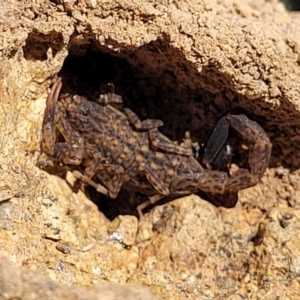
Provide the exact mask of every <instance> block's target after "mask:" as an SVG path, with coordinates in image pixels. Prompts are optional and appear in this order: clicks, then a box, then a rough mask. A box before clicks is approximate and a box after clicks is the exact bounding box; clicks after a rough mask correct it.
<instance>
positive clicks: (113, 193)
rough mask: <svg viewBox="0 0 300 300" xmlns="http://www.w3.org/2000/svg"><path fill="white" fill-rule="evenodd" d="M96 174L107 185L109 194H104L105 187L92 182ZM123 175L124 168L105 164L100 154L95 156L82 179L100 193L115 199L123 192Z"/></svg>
mask: <svg viewBox="0 0 300 300" xmlns="http://www.w3.org/2000/svg"><path fill="white" fill-rule="evenodd" d="M96 174H97V176H98V178H99V179H100V180H101V181H102V182H103V183H104V184H105V185H106V187H107V189H108V191H107V192H106V191H104V192H103V186H102V185H101V184H99V183H96V182H94V181H93V180H92V178H93V177H94V175H96ZM108 174H110V175H111V176H109V175H108ZM123 174H124V169H123V167H121V166H119V165H113V164H108V163H103V157H102V156H101V154H98V155H95V157H94V159H93V160H91V161H90V162H89V164H88V166H87V167H86V168H85V170H84V174H83V175H82V176H81V178H80V179H81V180H82V181H83V182H86V183H88V184H90V185H91V186H93V187H95V188H96V190H97V191H98V192H100V193H102V194H104V195H108V196H109V197H110V198H112V199H114V198H116V197H117V196H118V194H119V192H120V190H121V187H122V184H123V176H122V175H123Z"/></svg>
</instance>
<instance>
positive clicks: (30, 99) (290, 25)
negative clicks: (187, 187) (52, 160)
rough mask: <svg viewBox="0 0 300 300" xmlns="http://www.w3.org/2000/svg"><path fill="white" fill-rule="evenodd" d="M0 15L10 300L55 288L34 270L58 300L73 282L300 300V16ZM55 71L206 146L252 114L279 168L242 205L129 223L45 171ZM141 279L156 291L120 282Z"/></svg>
mask: <svg viewBox="0 0 300 300" xmlns="http://www.w3.org/2000/svg"><path fill="white" fill-rule="evenodd" d="M0 8H1V10H0V15H1V22H0V41H1V42H0V60H1V69H0V112H1V114H0V128H1V135H0V139H1V140H0V168H1V172H0V202H1V203H0V245H1V251H0V253H1V255H2V256H4V257H5V258H6V260H8V261H10V262H11V263H13V264H14V265H15V266H16V267H20V269H14V267H12V265H11V264H8V263H7V262H3V263H1V267H0V270H1V274H0V287H1V288H0V299H8V298H9V297H21V298H22V297H23V298H24V299H25V296H26V295H27V294H26V289H29V290H30V289H31V290H32V291H35V292H36V293H37V290H38V289H39V288H38V285H37V284H36V281H34V280H31V279H30V278H29V277H30V276H33V278H37V279H38V282H39V283H41V282H48V283H49V279H45V278H44V277H40V276H42V275H31V274H32V273H31V272H35V273H34V274H44V275H46V276H47V278H50V279H51V280H53V281H51V283H49V284H50V285H51V286H55V287H56V286H57V287H58V286H59V288H57V289H56V292H58V293H60V292H61V296H59V294H58V296H57V299H75V298H74V297H75V296H74V295H75V294H74V295H73V294H71V292H72V293H73V292H74V293H76V292H77V287H76V289H75V288H74V290H73V288H72V291H71V292H70V295H65V294H64V293H66V291H70V288H69V287H68V286H64V285H63V284H65V285H89V286H90V287H88V288H86V289H84V288H80V287H78V291H79V290H80V292H79V293H84V292H86V293H92V292H91V290H92V289H94V291H96V292H95V293H97V291H99V290H98V289H100V290H101V291H104V290H105V291H108V295H107V296H103V298H102V299H114V298H113V297H117V296H118V295H120V294H122V293H125V294H126V293H127V294H128V295H129V296H128V299H146V297H150V298H151V297H152V296H151V294H152V292H153V293H155V294H157V295H159V297H162V299H276V298H280V299H299V297H300V292H299V291H300V287H299V274H300V253H299V250H298V249H300V245H299V243H300V237H299V227H300V211H299V209H300V206H299V203H300V192H299V191H300V186H299V185H300V183H299V182H300V181H299V177H300V172H299V164H300V149H299V148H300V146H299V141H300V125H299V117H300V88H299V79H300V76H299V74H300V73H299V72H300V69H299V53H300V50H299V44H298V43H299V42H298V37H299V34H300V21H299V20H300V19H299V16H298V15H297V14H291V13H288V12H287V11H285V8H284V6H283V4H280V3H278V2H276V1H275V0H274V1H263V0H255V1H243V3H241V1H238V0H226V1H219V0H210V1H207V0H203V1H183V0H181V1H180V0H179V1H163V0H154V1H142V0H135V1H130V0H128V1H127V0H124V1H123V0H118V1H101V0H82V1H74V0H69V1H66V0H55V1H43V0H40V1H33V0H32V1H30V0H28V1H22V3H20V2H16V1H12V0H10V1H9V0H7V1H1V0H0ZM57 73H59V74H60V75H61V76H63V77H64V78H66V79H68V80H66V81H67V82H66V91H68V90H69V91H70V90H72V91H73V90H75V91H76V92H77V93H79V94H82V95H86V96H88V97H91V98H92V97H93V96H94V95H95V93H97V91H99V85H100V83H103V82H104V83H107V82H113V83H114V84H115V87H116V92H117V93H119V94H121V95H122V96H123V98H124V101H125V103H126V105H127V106H128V107H130V108H131V109H132V110H134V111H135V112H136V113H137V114H138V115H139V116H140V117H141V118H158V119H161V120H163V121H164V124H165V126H164V127H163V128H162V131H163V132H164V133H165V134H166V135H167V136H168V137H169V138H171V139H172V140H178V141H179V140H182V138H183V137H184V132H185V131H186V130H189V131H190V132H191V136H192V138H193V139H194V140H195V141H198V142H199V143H202V142H205V140H206V139H207V137H208V134H209V132H210V131H211V129H212V128H213V126H214V125H215V124H216V122H217V120H218V119H219V117H220V116H222V115H223V114H224V113H227V112H231V113H245V114H247V116H248V117H249V118H251V119H253V120H256V121H257V122H259V124H260V125H261V126H262V127H263V128H264V129H265V130H266V132H267V134H268V136H269V137H270V139H271V140H272V143H273V154H272V158H271V163H270V168H269V169H268V170H267V172H266V174H265V176H264V177H263V178H262V180H261V181H260V183H259V184H258V185H257V186H255V187H253V188H250V189H247V190H243V191H241V192H239V202H238V204H237V206H236V207H235V208H232V209H225V208H216V207H214V206H213V205H212V204H210V203H209V202H207V201H204V200H202V199H201V198H199V197H198V196H196V195H192V196H190V197H185V198H182V199H180V200H176V201H173V202H170V203H168V204H165V205H164V206H157V207H155V208H153V209H152V210H150V211H149V213H147V214H146V215H145V218H144V219H143V220H140V221H139V222H137V220H136V218H135V217H133V216H125V215H126V214H128V213H129V212H132V207H130V203H131V200H132V199H131V198H130V197H131V196H130V195H129V196H128V195H127V194H126V193H125V192H124V193H123V196H122V197H120V199H116V201H115V202H114V201H113V200H108V199H106V198H103V197H99V196H98V195H94V194H95V193H93V192H88V191H87V192H83V191H81V190H79V191H77V192H76V191H74V189H73V188H72V187H73V183H74V178H72V175H71V174H67V176H66V177H65V176H64V175H65V174H57V173H56V174H55V175H50V174H48V173H46V172H43V171H41V170H39V169H38V168H37V167H36V162H37V158H38V157H39V151H40V132H41V123H42V118H43V110H44V108H45V99H46V96H47V93H48V88H49V86H50V81H51V78H52V77H53V76H54V75H55V74H57ZM244 160H245V159H244ZM241 162H242V163H243V157H241ZM58 175H61V176H58ZM91 200H93V201H94V202H93V201H91ZM95 203H96V204H98V206H97V205H96V204H95ZM110 205H111V206H113V208H111V207H109V206H110ZM116 208H117V209H116ZM118 214H120V215H122V216H120V217H119V218H118V219H117V220H115V221H113V222H111V220H112V219H113V218H114V217H117V216H118ZM119 238H121V239H122V240H124V241H126V242H127V243H128V244H130V245H131V249H130V250H126V249H124V247H123V246H122V243H120V239H119ZM24 268H25V269H26V270H24ZM4 269H5V270H6V271H5V272H4V271H3V270H4ZM27 269H29V270H30V272H29V273H28V271H27ZM27 273H28V274H29V275H30V276H29V275H28V276H29V277H28V279H24V278H23V276H24V274H27ZM10 274H11V275H10ZM22 274H23V275H22ZM6 276H7V279H6V278H5V277H6ZM11 276H13V277H14V278H15V280H16V282H18V283H17V284H16V286H17V287H18V289H17V290H16V289H11V286H13V283H10V281H9V279H8V278H9V277H11ZM35 276H36V277H35ZM23 279H24V280H23ZM47 280H48V281H47ZM57 281H58V282H60V283H57ZM104 281H109V282H112V283H111V284H109V283H104ZM136 282H139V283H141V284H144V285H147V286H148V288H146V287H140V286H138V287H137V286H133V287H132V285H129V286H127V285H125V283H126V284H129V283H136ZM114 283H119V284H124V285H118V284H114ZM103 284H104V285H105V286H104V285H103ZM46 289H47V291H46ZM49 290H51V287H50V288H47V287H46V288H45V293H44V295H46V296H47V295H48V294H47V293H48V292H49ZM150 290H152V291H150ZM52 291H53V290H52ZM134 291H136V294H135V293H134ZM103 293H104V292H103ZM118 293H119V294H118ZM139 293H141V294H139ZM98 294H100V292H98ZM32 295H33V296H32V298H26V299H42V298H41V296H40V295H38V294H37V295H38V296H36V297H35V296H34V293H33V294H32ZM53 295H54V294H53ZM90 295H91V296H90V298H89V299H96V298H97V296H92V294H90ZM93 295H94V294H93ZM116 295H117V296H116ZM46 296H45V297H46ZM93 297H94V298H93ZM124 297H125V296H124ZM130 297H131V298H130ZM52 298H53V299H55V298H54V296H53V297H52ZM150 298H149V299H150ZM45 299H46V298H45ZM116 299H117V298H116Z"/></svg>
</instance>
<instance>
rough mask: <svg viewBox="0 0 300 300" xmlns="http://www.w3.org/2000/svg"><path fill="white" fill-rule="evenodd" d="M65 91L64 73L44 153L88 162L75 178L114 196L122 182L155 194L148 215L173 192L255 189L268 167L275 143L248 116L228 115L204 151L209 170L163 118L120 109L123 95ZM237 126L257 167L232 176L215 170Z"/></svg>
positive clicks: (50, 100) (49, 112)
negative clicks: (168, 131) (173, 136)
mask: <svg viewBox="0 0 300 300" xmlns="http://www.w3.org/2000/svg"><path fill="white" fill-rule="evenodd" d="M61 88H62V79H61V78H57V79H56V80H55V82H54V83H53V85H52V88H51V91H50V93H49V95H48V97H47V101H46V109H45V112H44V119H43V125H42V143H41V144H42V152H43V153H44V154H46V155H47V156H48V157H51V158H52V159H54V160H56V161H58V162H59V163H61V164H63V165H67V166H79V165H83V166H84V170H83V172H81V171H78V170H75V171H74V175H75V176H76V177H77V178H79V179H81V180H82V181H83V182H84V183H86V184H89V185H91V186H93V187H95V188H96V190H97V191H98V192H100V193H102V194H104V195H107V196H108V197H110V198H112V199H113V198H116V197H117V196H118V194H119V192H120V190H121V188H122V187H123V188H126V187H133V188H134V189H135V190H139V191H140V192H142V193H143V192H144V193H145V194H147V193H149V191H150V193H151V197H149V199H148V200H147V201H145V202H144V203H142V204H141V205H139V206H138V207H137V211H138V214H139V216H140V217H142V216H143V213H142V210H143V209H144V208H146V207H147V206H148V205H150V204H153V203H155V202H157V201H158V200H160V199H162V198H164V197H166V196H169V195H186V194H191V193H196V192H197V191H199V190H200V191H203V192H207V193H213V194H217V195H219V194H220V195H222V194H224V193H226V192H237V191H239V190H242V189H245V188H248V187H251V186H254V185H255V184H257V183H258V181H259V179H260V178H262V176H263V174H264V172H265V170H266V168H267V167H268V164H269V160H270V156H271V150H272V144H271V142H270V140H269V138H268V136H267V134H266V133H265V131H264V130H263V129H262V127H261V126H260V125H258V124H257V123H256V122H254V121H252V120H250V119H249V118H248V117H246V116H245V115H242V114H241V115H231V114H228V115H226V116H224V117H223V118H221V119H220V121H219V122H218V124H217V126H216V128H215V129H214V131H213V133H212V135H211V137H210V139H209V141H208V143H207V146H206V150H205V152H204V159H203V164H204V165H205V166H207V167H208V168H204V167H203V166H202V165H201V164H200V163H199V162H198V160H197V159H196V158H195V157H194V156H193V151H192V149H191V147H185V146H184V145H179V144H177V143H175V142H172V141H171V140H170V139H169V138H167V137H166V136H165V135H163V134H162V133H161V132H159V131H158V128H159V127H161V126H163V122H162V121H160V120H155V119H146V120H143V121H141V120H140V119H139V118H138V116H137V115H136V114H135V113H134V112H133V111H132V110H130V109H129V108H123V109H122V110H120V109H117V108H115V107H114V105H113V104H115V103H122V98H121V96H119V95H117V94H115V93H114V92H108V93H106V94H101V95H100V97H99V99H98V100H97V102H94V101H89V100H87V99H86V98H85V97H83V96H78V95H70V94H65V95H60V92H61ZM230 127H231V128H232V129H233V130H234V131H235V132H236V133H237V134H238V135H239V136H240V137H241V138H242V139H243V140H245V141H246V142H247V143H248V144H249V145H250V146H249V156H248V165H249V167H248V168H239V169H238V170H236V171H235V172H234V173H233V174H232V175H229V173H228V172H225V171H220V170H212V169H211V168H210V162H211V161H212V160H214V159H215V157H216V153H218V149H220V148H222V146H224V145H225V143H226V139H227V135H228V134H227V133H226V132H228V130H229V128H230ZM220 130H222V132H224V134H220V132H219V131H220ZM59 136H62V137H63V139H64V141H62V140H61V139H59V138H58V137H59ZM227 149H229V150H230V148H228V147H227ZM40 166H42V167H43V164H42V165H40Z"/></svg>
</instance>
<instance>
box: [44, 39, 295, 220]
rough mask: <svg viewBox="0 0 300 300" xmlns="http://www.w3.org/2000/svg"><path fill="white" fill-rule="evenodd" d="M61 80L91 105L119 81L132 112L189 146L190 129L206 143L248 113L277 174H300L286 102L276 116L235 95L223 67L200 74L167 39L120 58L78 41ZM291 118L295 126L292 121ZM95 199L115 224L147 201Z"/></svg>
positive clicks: (117, 89)
mask: <svg viewBox="0 0 300 300" xmlns="http://www.w3.org/2000/svg"><path fill="white" fill-rule="evenodd" d="M115 46H116V47H117V45H115ZM42 57H43V56H42ZM59 76H61V77H63V80H64V86H63V92H69V93H76V94H79V95H82V96H86V97H87V98H88V99H89V100H95V99H97V98H98V97H99V94H100V86H101V84H103V83H110V82H112V83H113V84H114V85H115V92H116V93H117V94H120V95H121V96H122V97H123V99H124V104H125V106H127V107H129V108H131V109H132V110H133V111H134V112H135V113H136V114H137V115H138V116H139V117H140V118H141V119H147V118H152V119H160V120H162V121H163V122H164V126H163V127H161V128H160V131H161V132H162V133H164V134H165V135H166V136H168V137H169V138H170V139H171V140H174V141H182V139H183V138H184V134H185V132H186V131H187V130H188V131H190V133H191V136H192V138H193V140H194V141H197V142H198V143H199V144H202V143H205V142H206V141H207V138H208V136H209V134H210V132H211V130H212V129H213V127H214V126H215V124H216V123H217V121H218V120H219V118H220V117H222V116H223V115H224V114H226V113H231V114H240V113H243V114H246V115H247V116H248V117H249V118H250V119H253V120H255V121H257V122H258V123H259V124H260V125H261V126H262V127H263V128H264V129H265V131H266V132H267V134H268V136H269V137H270V138H271V140H272V142H273V145H274V150H273V155H272V159H271V167H275V166H278V165H283V166H284V167H286V168H290V169H291V170H295V169H298V168H299V165H300V156H299V157H298V154H296V152H297V151H298V153H299V155H300V151H299V150H300V149H298V148H299V146H298V142H297V137H300V125H297V122H296V120H297V119H298V120H299V117H300V115H299V113H297V112H296V110H295V109H294V108H293V107H292V105H290V104H289V102H288V101H287V100H286V99H284V98H283V100H282V106H281V107H280V108H278V109H277V111H275V110H272V109H271V108H270V106H268V105H267V104H266V103H265V102H263V101H260V100H258V99H257V100H255V101H250V100H247V99H246V98H245V97H243V96H241V95H239V94H235V93H234V92H232V91H233V90H234V88H233V87H232V86H231V78H230V76H229V75H226V74H224V73H221V72H220V71H219V69H218V66H217V65H215V64H214V63H213V62H209V63H208V64H207V65H206V66H205V67H203V68H202V71H201V73H200V74H199V72H198V70H197V69H196V68H195V66H194V65H193V64H192V63H190V62H189V61H187V59H186V58H185V56H184V55H183V54H182V52H180V51H179V50H178V49H176V48H174V47H172V46H170V44H169V42H168V40H167V38H166V39H165V40H157V41H154V42H151V43H149V44H147V45H144V46H141V47H139V48H137V49H130V50H123V49H122V47H121V46H120V51H119V52H118V51H112V50H110V49H108V48H107V47H104V46H100V45H99V44H98V43H96V42H95V41H94V40H93V39H88V40H86V41H84V42H82V44H81V45H76V44H74V40H73V42H71V44H70V46H69V55H68V57H67V58H66V60H65V62H64V65H63V67H62V69H61V71H60V73H59ZM224 87H228V88H226V89H225V88H224ZM277 114H278V115H277ZM287 115H288V116H289V120H290V121H292V122H289V121H287V119H286V116H287ZM291 136H293V137H294V140H291V139H290V138H289V137H291ZM237 153H238V154H239V155H237V157H238V158H237V160H238V161H239V163H241V164H245V163H246V162H247V156H244V153H242V154H241V153H240V152H239V150H237ZM87 192H88V194H89V195H90V197H91V199H93V201H95V202H96V203H97V204H98V205H99V207H100V209H101V211H103V212H104V213H105V214H106V215H107V216H108V217H109V218H113V217H115V216H116V215H118V214H135V213H136V212H135V207H136V206H137V205H138V204H140V203H142V202H143V201H145V196H141V195H139V194H134V195H133V196H132V195H130V194H128V192H125V191H124V192H123V191H122V193H120V196H119V197H118V198H117V199H115V200H112V199H109V198H106V197H104V196H102V195H99V194H98V193H96V192H95V190H93V188H87ZM201 196H202V197H205V195H203V194H201ZM131 198H133V202H132V201H131V200H130V199H131ZM206 198H207V199H208V200H210V199H209V197H206ZM210 201H211V200H210Z"/></svg>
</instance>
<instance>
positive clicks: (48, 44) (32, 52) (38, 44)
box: [23, 29, 63, 61]
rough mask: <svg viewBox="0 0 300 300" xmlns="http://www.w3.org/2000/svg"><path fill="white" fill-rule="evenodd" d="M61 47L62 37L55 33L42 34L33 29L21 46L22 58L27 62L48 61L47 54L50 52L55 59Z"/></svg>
mask: <svg viewBox="0 0 300 300" xmlns="http://www.w3.org/2000/svg"><path fill="white" fill-rule="evenodd" d="M62 47H63V36H62V34H61V33H57V32H55V31H52V32H49V33H48V34H44V33H41V32H38V31H37V30H36V29H34V30H33V31H32V32H31V33H29V35H28V37H27V39H26V43H25V45H24V46H23V52H24V57H25V59H27V60H33V61H35V60H40V61H46V60H47V59H48V56H47V52H48V50H49V49H51V50H52V55H53V57H55V55H56V53H57V52H59V51H60V50H61V49H62Z"/></svg>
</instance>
